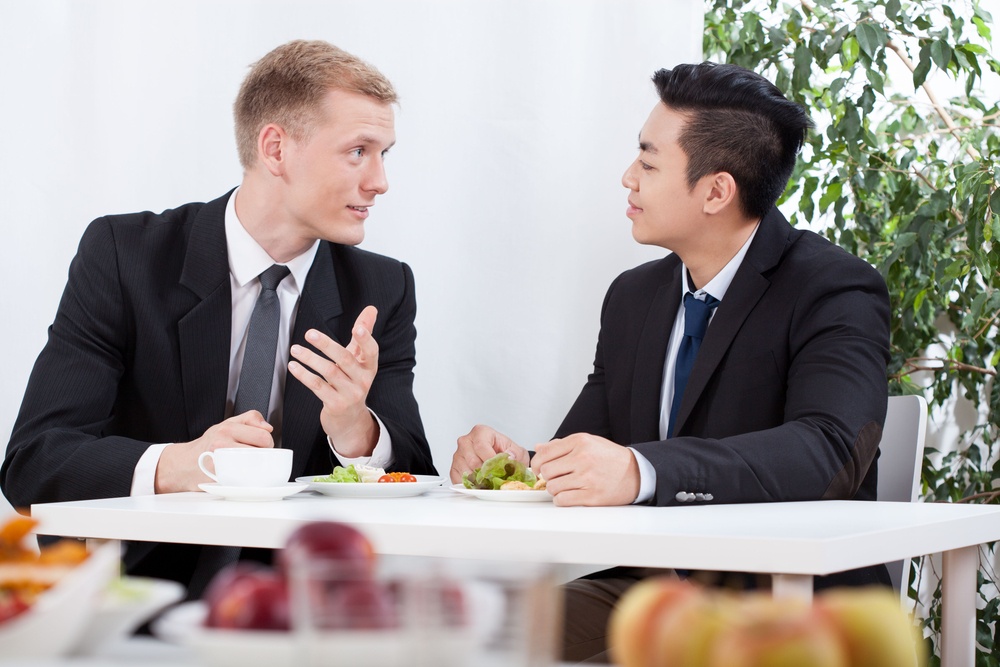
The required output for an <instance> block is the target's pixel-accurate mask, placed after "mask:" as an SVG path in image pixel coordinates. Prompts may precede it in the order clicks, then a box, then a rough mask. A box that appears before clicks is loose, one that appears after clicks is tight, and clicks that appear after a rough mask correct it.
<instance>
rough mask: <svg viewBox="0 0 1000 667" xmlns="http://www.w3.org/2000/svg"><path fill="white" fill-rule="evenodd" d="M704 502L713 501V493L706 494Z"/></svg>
mask: <svg viewBox="0 0 1000 667" xmlns="http://www.w3.org/2000/svg"><path fill="white" fill-rule="evenodd" d="M703 500H713V497H712V494H711V493H706V494H705V497H704V498H703Z"/></svg>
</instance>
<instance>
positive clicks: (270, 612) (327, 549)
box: [204, 521, 465, 631]
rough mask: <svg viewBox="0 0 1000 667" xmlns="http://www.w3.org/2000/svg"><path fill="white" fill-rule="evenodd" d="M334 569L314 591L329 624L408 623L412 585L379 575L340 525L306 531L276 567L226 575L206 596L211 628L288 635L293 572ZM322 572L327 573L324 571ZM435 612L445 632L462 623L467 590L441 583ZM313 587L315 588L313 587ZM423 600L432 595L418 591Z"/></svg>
mask: <svg viewBox="0 0 1000 667" xmlns="http://www.w3.org/2000/svg"><path fill="white" fill-rule="evenodd" d="M320 564H323V565H325V564H333V565H334V566H335V570H336V571H335V573H334V576H329V577H328V578H326V579H325V580H323V581H322V582H320V577H319V576H317V583H315V590H313V589H312V588H310V592H311V593H314V594H315V595H316V596H317V600H318V599H320V598H322V600H323V602H322V604H323V605H324V617H325V618H329V619H331V623H333V624H334V625H335V627H336V628H338V629H352V630H361V629H364V630H381V629H391V628H398V627H399V625H400V623H401V622H402V617H401V614H400V609H401V607H402V597H401V596H402V595H403V592H402V591H403V589H404V588H405V587H406V585H407V582H406V581H400V582H387V581H383V580H380V579H379V578H378V577H377V576H376V567H375V566H376V556H375V551H374V549H373V548H372V544H371V542H370V541H369V540H368V538H366V537H365V535H364V534H363V533H361V532H360V531H359V530H357V529H356V528H354V527H352V526H350V525H348V524H345V523H339V522H335V521H315V522H310V523H307V524H304V525H302V526H300V527H299V528H297V529H296V530H295V531H294V532H292V534H291V535H289V537H288V539H287V541H286V542H285V548H284V549H283V550H281V551H279V552H278V554H277V559H276V562H275V567H273V568H272V567H268V566H264V565H260V564H255V563H248V562H239V563H235V564H233V565H229V566H227V567H225V568H223V569H222V570H221V571H220V572H219V573H218V574H217V575H216V576H215V578H214V579H212V581H211V583H210V584H209V586H208V588H207V589H206V591H205V595H204V601H205V603H206V605H207V606H208V615H207V616H206V619H205V626H206V627H208V628H216V629H228V630H276V631H287V630H289V628H290V622H289V590H290V580H291V579H292V576H293V574H301V572H302V571H301V570H296V572H295V573H293V572H292V569H293V568H303V567H309V566H310V565H320ZM319 572H320V573H321V574H322V573H326V570H323V569H322V568H320V569H319ZM440 583H441V588H440V592H439V594H440V596H441V599H440V603H439V604H438V605H437V608H439V610H440V613H441V615H442V617H443V623H444V624H445V625H446V626H449V627H452V626H458V625H460V624H462V623H464V618H465V601H464V598H463V593H462V590H461V588H459V587H458V586H456V585H454V584H452V583H451V582H447V581H441V582H440ZM312 585H313V583H312V582H311V581H310V586H312ZM419 592H420V594H421V595H425V594H426V593H427V590H425V589H420V591H419Z"/></svg>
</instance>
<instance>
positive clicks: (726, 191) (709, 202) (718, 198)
mask: <svg viewBox="0 0 1000 667" xmlns="http://www.w3.org/2000/svg"><path fill="white" fill-rule="evenodd" d="M706 178H707V179H708V183H707V186H708V187H707V189H706V190H705V202H704V205H703V208H702V210H703V211H704V212H705V213H706V214H708V215H718V214H719V213H722V212H723V211H725V210H726V209H727V208H729V207H730V206H738V205H739V201H738V198H739V192H738V191H737V189H736V180H735V179H734V178H733V175H732V174H730V173H729V172H728V171H720V172H718V173H716V174H712V175H711V176H706Z"/></svg>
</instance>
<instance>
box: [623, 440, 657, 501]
mask: <svg viewBox="0 0 1000 667" xmlns="http://www.w3.org/2000/svg"><path fill="white" fill-rule="evenodd" d="M629 449H631V450H632V454H634V455H635V462H636V463H637V464H638V465H639V495H638V496H636V499H635V500H633V501H632V504H633V505H640V504H642V503H645V502H649V500H650V499H651V498H652V497H653V494H655V493H656V468H654V467H653V464H652V463H650V462H649V459H647V458H646V457H645V456H643V455H642V454H640V453H639V452H638V451H636V449H635V448H634V447H629Z"/></svg>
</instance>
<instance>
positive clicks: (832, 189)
mask: <svg viewBox="0 0 1000 667" xmlns="http://www.w3.org/2000/svg"><path fill="white" fill-rule="evenodd" d="M843 191H844V182H843V181H834V182H833V183H830V185H828V186H827V188H826V192H824V193H823V196H822V197H820V198H819V210H821V211H826V210H827V209H828V208H830V204H832V203H833V202H835V201H837V200H838V199H839V198H840V195H841V193H842V192H843Z"/></svg>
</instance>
